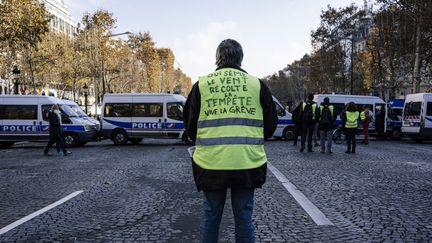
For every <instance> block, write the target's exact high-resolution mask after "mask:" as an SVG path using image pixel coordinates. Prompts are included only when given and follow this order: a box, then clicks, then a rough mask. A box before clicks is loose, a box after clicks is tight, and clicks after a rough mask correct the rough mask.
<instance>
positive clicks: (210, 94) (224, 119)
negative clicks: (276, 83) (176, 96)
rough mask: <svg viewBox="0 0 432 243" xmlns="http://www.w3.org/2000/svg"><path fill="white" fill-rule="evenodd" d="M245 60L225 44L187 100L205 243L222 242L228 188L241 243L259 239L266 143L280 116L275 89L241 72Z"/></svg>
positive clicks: (231, 44) (235, 47)
mask: <svg viewBox="0 0 432 243" xmlns="http://www.w3.org/2000/svg"><path fill="white" fill-rule="evenodd" d="M242 59H243V50H242V47H241V45H240V44H239V43H238V42H237V41H235V40H232V39H227V40H224V41H222V42H221V43H220V44H219V46H218V48H217V51H216V65H217V69H216V71H215V72H213V73H210V74H208V75H205V76H202V77H200V79H199V81H198V82H197V83H195V85H194V86H193V88H192V90H191V92H190V94H189V96H188V99H187V101H186V106H185V112H184V113H185V114H184V117H185V125H186V130H187V135H188V136H189V138H191V139H192V140H193V141H195V143H196V150H195V152H194V153H193V157H192V161H193V163H192V167H193V175H194V179H195V184H196V186H197V189H198V191H203V192H204V219H203V221H202V223H201V226H200V232H201V242H217V240H218V231H219V225H220V222H221V218H222V213H223V208H224V205H225V198H226V194H227V189H228V188H230V189H231V202H232V208H233V213H234V220H235V225H236V227H235V231H236V233H235V234H236V236H235V238H236V242H254V240H255V238H254V227H253V225H252V211H253V198H254V190H255V188H260V187H261V186H262V185H263V184H264V182H265V180H266V171H267V158H266V154H265V151H264V140H265V139H266V138H270V137H271V136H272V135H273V132H274V130H275V129H276V126H277V113H276V108H275V105H274V103H273V100H272V96H271V93H270V90H269V89H268V87H267V86H266V84H265V83H264V82H262V81H261V80H259V79H258V78H256V77H254V76H252V75H249V74H248V73H247V72H246V71H244V70H243V69H241V68H240V66H241V62H242Z"/></svg>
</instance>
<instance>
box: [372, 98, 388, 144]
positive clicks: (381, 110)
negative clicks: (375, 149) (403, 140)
mask: <svg viewBox="0 0 432 243" xmlns="http://www.w3.org/2000/svg"><path fill="white" fill-rule="evenodd" d="M374 116H375V117H374V121H375V132H376V133H377V134H378V135H379V136H384V135H385V133H386V131H387V122H386V121H387V109H386V104H383V103H375V111H374Z"/></svg>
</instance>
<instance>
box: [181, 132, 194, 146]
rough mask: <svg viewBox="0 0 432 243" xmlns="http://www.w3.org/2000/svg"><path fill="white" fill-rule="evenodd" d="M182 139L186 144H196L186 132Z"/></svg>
mask: <svg viewBox="0 0 432 243" xmlns="http://www.w3.org/2000/svg"><path fill="white" fill-rule="evenodd" d="M182 140H183V141H184V142H185V144H186V145H195V143H194V142H193V141H192V139H190V138H189V136H187V135H186V133H183V136H182Z"/></svg>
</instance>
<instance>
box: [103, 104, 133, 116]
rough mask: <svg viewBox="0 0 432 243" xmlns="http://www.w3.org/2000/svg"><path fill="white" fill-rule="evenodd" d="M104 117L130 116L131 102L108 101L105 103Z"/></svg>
mask: <svg viewBox="0 0 432 243" xmlns="http://www.w3.org/2000/svg"><path fill="white" fill-rule="evenodd" d="M104 114H105V117H131V116H132V104H129V103H110V104H105V110H104Z"/></svg>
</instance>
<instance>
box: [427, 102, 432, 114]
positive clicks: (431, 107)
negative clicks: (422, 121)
mask: <svg viewBox="0 0 432 243" xmlns="http://www.w3.org/2000/svg"><path fill="white" fill-rule="evenodd" d="M426 116H432V102H428V103H427V110H426Z"/></svg>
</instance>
